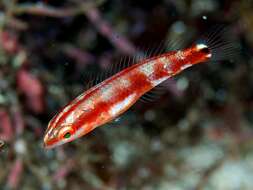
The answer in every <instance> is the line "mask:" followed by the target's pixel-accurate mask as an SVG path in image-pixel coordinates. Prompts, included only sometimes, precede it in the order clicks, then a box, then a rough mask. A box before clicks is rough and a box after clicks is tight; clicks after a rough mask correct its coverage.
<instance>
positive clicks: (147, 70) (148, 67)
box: [139, 61, 156, 77]
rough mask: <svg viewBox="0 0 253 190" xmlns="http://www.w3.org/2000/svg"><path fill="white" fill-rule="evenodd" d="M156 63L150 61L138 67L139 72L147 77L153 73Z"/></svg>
mask: <svg viewBox="0 0 253 190" xmlns="http://www.w3.org/2000/svg"><path fill="white" fill-rule="evenodd" d="M155 64H156V61H150V62H148V63H145V64H143V65H141V66H140V68H139V72H141V73H143V74H144V75H145V76H147V77H149V76H151V75H152V74H153V73H154V66H155Z"/></svg>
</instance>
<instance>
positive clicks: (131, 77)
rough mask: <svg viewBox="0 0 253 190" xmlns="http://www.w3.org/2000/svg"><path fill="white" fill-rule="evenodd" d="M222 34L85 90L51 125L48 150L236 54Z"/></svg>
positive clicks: (46, 140)
mask: <svg viewBox="0 0 253 190" xmlns="http://www.w3.org/2000/svg"><path fill="white" fill-rule="evenodd" d="M220 33H221V32H214V34H213V33H212V34H211V35H206V36H207V37H206V36H205V37H203V38H201V40H198V41H196V42H194V43H193V44H192V45H190V46H189V47H188V48H185V49H181V50H177V51H169V52H165V53H162V54H160V55H156V56H153V57H149V58H144V59H142V60H140V61H138V62H137V63H135V64H133V65H131V66H129V67H127V68H125V69H123V70H121V71H119V72H118V73H116V74H114V75H113V76H111V77H109V78H107V79H106V80H104V81H102V82H100V83H99V84H97V85H95V86H93V87H91V88H90V89H88V90H87V91H84V92H83V93H82V94H80V95H79V96H77V97H76V98H75V99H74V100H72V101H71V102H70V103H69V104H67V105H66V106H65V107H63V108H62V109H61V111H60V112H59V113H58V114H56V115H55V116H54V117H53V119H52V120H51V121H50V122H49V124H48V127H47V130H46V132H45V136H44V147H45V149H50V148H54V147H57V146H59V145H62V144H65V143H68V142H71V141H73V140H75V139H77V138H80V137H82V136H84V135H86V134H88V133H90V132H91V131H93V130H94V129H95V128H97V127H99V126H103V125H104V124H106V123H108V122H110V121H112V120H115V119H116V118H118V117H119V116H120V115H121V114H123V113H124V112H125V111H126V110H128V109H129V108H130V107H131V106H133V105H134V104H135V103H136V102H137V101H138V100H139V99H140V98H141V97H142V96H143V95H144V94H145V93H147V92H149V91H150V90H152V89H153V88H155V87H156V86H158V85H159V84H161V83H162V82H164V81H165V80H167V79H169V78H171V77H173V76H175V75H177V74H179V73H181V72H182V71H184V70H185V69H187V68H190V67H192V66H194V65H197V64H199V63H204V62H209V61H212V60H213V61H218V60H223V59H224V58H227V56H226V55H231V54H233V53H232V52H233V51H232V50H234V48H233V42H231V41H224V40H221V37H220V36H221V35H220Z"/></svg>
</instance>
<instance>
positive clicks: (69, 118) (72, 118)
mask: <svg viewBox="0 0 253 190" xmlns="http://www.w3.org/2000/svg"><path fill="white" fill-rule="evenodd" d="M75 114H76V112H75V111H72V112H71V113H70V114H68V116H67V117H66V123H67V124H71V123H74V121H75V119H76V117H75Z"/></svg>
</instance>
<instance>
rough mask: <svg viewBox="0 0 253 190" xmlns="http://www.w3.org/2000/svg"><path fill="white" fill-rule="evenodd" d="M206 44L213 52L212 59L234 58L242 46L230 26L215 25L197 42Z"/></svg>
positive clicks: (215, 60) (197, 43)
mask: <svg viewBox="0 0 253 190" xmlns="http://www.w3.org/2000/svg"><path fill="white" fill-rule="evenodd" d="M195 44H196V45H205V46H207V47H208V50H209V51H210V53H211V57H210V61H211V62H212V61H214V62H217V61H223V60H233V59H234V58H236V57H237V55H238V54H239V53H240V51H241V48H240V45H239V43H238V40H237V39H236V35H235V33H234V31H233V28H232V27H230V26H227V27H226V26H223V25H219V26H215V27H213V28H212V29H211V30H210V31H208V32H207V33H206V34H204V35H202V36H201V37H200V38H199V39H198V40H196V42H195Z"/></svg>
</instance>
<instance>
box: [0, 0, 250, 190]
mask: <svg viewBox="0 0 253 190" xmlns="http://www.w3.org/2000/svg"><path fill="white" fill-rule="evenodd" d="M252 5H253V4H252V1H250V0H242V1H233V0H232V1H218V0H217V1H215V0H191V1H186V0H178V1H173V0H158V1H144V0H139V1H134V0H127V1H120V0H111V1H109V0H94V1H82V0H61V1H60V0H43V1H42V0H40V1H38V0H34V1H29V0H16V1H15V0H10V1H7V0H6V1H1V2H0V11H1V12H0V27H1V28H0V166H1V170H0V189H24V190H29V189H43V190H51V189H52V190H54V189H71V190H79V189H81V190H83V189H88V190H98V189H99V190H100V189H101V190H104V189H106V190H107V189H108V190H109V189H120V190H125V189H127V190H128V189H130V190H135V189H144V190H153V189H154V190H168V189H171V190H184V189H199V190H200V189H204V190H211V189H216V190H224V189H226V190H234V189H244V190H251V189H253V180H252V179H253V165H252V162H253V152H252V146H253V145H252V136H253V131H252V130H253V128H252V126H253V66H252V62H253V60H252V56H251V54H252V48H253V35H252V34H253V11H252V10H253V7H252ZM217 25H218V26H221V25H222V26H227V28H228V29H229V30H230V31H231V32H232V33H233V43H234V44H236V45H238V46H240V50H238V51H237V52H235V54H232V56H230V58H229V60H223V61H218V62H209V63H205V64H201V65H196V66H194V67H192V68H190V69H188V70H186V71H185V72H183V73H181V74H180V75H178V76H176V77H175V78H173V79H172V80H170V81H168V82H167V83H166V85H165V86H166V88H165V89H164V93H163V94H162V95H161V96H160V97H159V98H157V99H156V100H155V101H153V102H149V103H143V102H138V103H137V104H136V105H135V106H134V107H132V108H131V109H130V110H129V111H128V112H126V113H125V114H124V115H122V117H120V118H119V119H118V120H117V121H116V122H113V123H109V124H107V125H106V126H104V127H100V128H97V129H96V130H94V131H93V132H92V133H90V134H88V135H86V136H85V137H83V138H80V139H78V140H75V141H73V142H72V143H68V144H66V145H63V146H60V147H57V148H55V149H53V150H45V149H44V148H43V146H42V144H43V136H44V132H45V130H46V127H47V124H48V122H49V120H50V119H51V118H52V117H53V116H54V114H55V113H57V112H58V111H59V109H60V108H61V107H63V106H64V105H66V104H67V103H68V102H69V101H70V100H72V99H73V98H74V97H76V96H77V95H78V94H80V93H81V92H82V91H83V90H84V89H85V86H87V83H89V76H90V75H91V73H92V75H99V74H100V73H102V72H103V71H105V70H106V68H108V67H109V66H110V65H111V64H112V63H118V62H119V61H120V59H121V58H122V57H124V56H128V57H130V58H131V57H134V56H136V54H137V50H138V51H139V50H140V51H142V52H144V53H145V52H152V50H153V52H159V51H160V52H161V51H169V50H172V49H175V48H176V49H180V48H183V47H187V46H188V45H189V44H191V43H192V42H194V41H195V40H196V39H198V38H199V37H200V36H201V35H202V34H204V33H205V32H206V31H210V28H212V27H213V26H217ZM227 37H232V36H227ZM159 44H161V47H162V48H160V49H162V50H158V47H159ZM169 44H170V45H169ZM220 51H221V52H223V51H224V52H226V49H223V50H222V49H221V50H220Z"/></svg>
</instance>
